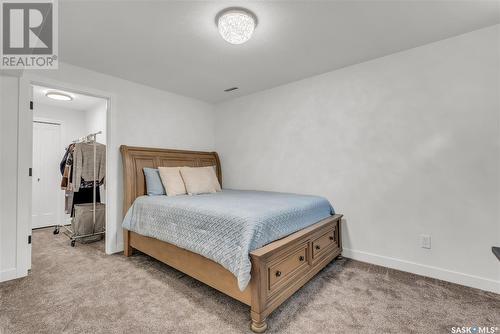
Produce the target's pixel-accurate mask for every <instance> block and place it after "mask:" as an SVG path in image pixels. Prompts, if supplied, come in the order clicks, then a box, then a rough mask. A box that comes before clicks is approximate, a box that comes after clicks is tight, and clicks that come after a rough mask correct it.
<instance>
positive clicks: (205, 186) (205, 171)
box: [181, 166, 220, 195]
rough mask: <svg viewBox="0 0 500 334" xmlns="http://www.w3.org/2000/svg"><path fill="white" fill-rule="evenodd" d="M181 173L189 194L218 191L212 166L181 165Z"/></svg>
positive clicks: (217, 182)
mask: <svg viewBox="0 0 500 334" xmlns="http://www.w3.org/2000/svg"><path fill="white" fill-rule="evenodd" d="M181 175H182V179H183V180H184V184H185V186H186V191H187V193H188V194H190V195H196V194H207V193H215V192H217V190H219V191H220V184H219V181H218V180H217V176H216V175H215V171H214V168H213V167H212V166H208V167H181Z"/></svg>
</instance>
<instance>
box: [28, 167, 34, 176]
mask: <svg viewBox="0 0 500 334" xmlns="http://www.w3.org/2000/svg"><path fill="white" fill-rule="evenodd" d="M28 176H33V168H31V167H30V168H29V169H28Z"/></svg>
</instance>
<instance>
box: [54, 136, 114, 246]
mask: <svg viewBox="0 0 500 334" xmlns="http://www.w3.org/2000/svg"><path fill="white" fill-rule="evenodd" d="M100 134H102V131H98V132H95V133H91V134H88V135H87V136H84V137H80V138H78V139H75V140H73V144H77V143H92V144H93V146H94V160H93V164H94V166H93V167H94V172H93V174H94V176H93V186H92V188H93V189H92V205H93V206H92V223H93V228H92V233H91V234H85V235H76V233H75V231H73V230H72V229H71V228H70V227H69V226H67V225H60V226H59V225H57V226H56V227H55V230H54V234H58V233H59V228H60V227H63V228H64V229H65V231H64V232H63V233H64V234H65V235H66V236H68V237H69V238H70V240H71V246H72V247H75V244H76V240H77V239H83V238H90V237H95V236H98V235H103V234H105V231H102V232H96V231H95V224H96V191H97V190H96V183H97V184H99V182H96V179H97V171H96V168H97V166H96V160H97V148H96V145H97V142H96V137H97V135H100Z"/></svg>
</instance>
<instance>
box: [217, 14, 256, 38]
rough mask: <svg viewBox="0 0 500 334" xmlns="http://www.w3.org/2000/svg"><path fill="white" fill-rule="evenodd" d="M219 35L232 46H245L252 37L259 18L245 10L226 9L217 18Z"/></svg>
mask: <svg viewBox="0 0 500 334" xmlns="http://www.w3.org/2000/svg"><path fill="white" fill-rule="evenodd" d="M215 22H216V24H217V27H218V28H219V33H220V35H221V36H222V38H224V40H226V41H227V42H229V43H231V44H243V43H245V42H246V41H248V40H249V39H250V37H252V34H253V31H254V30H255V27H256V26H257V17H256V16H255V14H254V13H252V12H251V11H249V10H248V9H245V8H226V9H224V10H222V11H221V12H219V14H217V16H216V17H215Z"/></svg>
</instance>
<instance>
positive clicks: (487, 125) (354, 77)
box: [216, 26, 500, 292]
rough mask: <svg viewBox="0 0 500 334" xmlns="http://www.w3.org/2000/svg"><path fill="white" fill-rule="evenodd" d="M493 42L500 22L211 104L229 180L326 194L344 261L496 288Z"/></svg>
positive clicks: (498, 110) (499, 271) (499, 70)
mask: <svg viewBox="0 0 500 334" xmlns="http://www.w3.org/2000/svg"><path fill="white" fill-rule="evenodd" d="M499 47H500V45H499V27H498V26H495V27H492V28H487V29H483V30H479V31H475V32H471V33H468V34H465V35H462V36H458V37H455V38H451V39H447V40H444V41H440V42H437V43H433V44H429V45H426V46H422V47H419V48H416V49H412V50H409V51H405V52H401V53H397V54H393V55H390V56H387V57H383V58H380V59H376V60H373V61H369V62H366V63H362V64H358V65H355V66H350V67H347V68H344V69H341V70H337V71H333V72H329V73H326V74H323V75H319V76H315V77H312V78H309V79H305V80H302V81H298V82H294V83H291V84H288V85H284V86H280V87H277V88H274V89H270V90H266V91H263V92H260V93H256V94H253V95H250V96H246V97H242V98H238V99H235V100H232V101H229V102H226V103H222V104H220V105H217V106H216V149H217V151H218V152H219V154H220V156H221V160H222V169H223V176H224V185H225V187H231V188H246V189H265V190H277V191H289V192H299V193H309V194H317V195H322V196H326V197H327V198H328V199H329V200H330V201H331V202H332V203H333V205H334V207H335V208H336V210H337V211H338V212H339V213H342V214H344V215H345V219H346V224H345V226H344V233H345V234H344V247H345V252H344V254H345V255H346V256H348V257H352V258H355V259H359V260H363V261H367V262H372V263H376V264H381V265H385V266H389V267H394V268H398V269H402V270H407V271H412V272H416V273H420V274H424V275H429V276H433V277H437V278H442V279H446V280H450V281H454V282H458V283H461V284H465V285H470V286H475V287H479V288H483V289H486V290H496V291H498V292H500V266H499V264H498V260H497V259H496V258H495V257H494V256H493V254H492V252H491V246H493V245H500V219H499V218H500V217H499V172H500V166H499V157H500V151H499V115H500V102H499V92H500V90H499V89H500V87H499V74H500V67H499V66H500V65H499V58H500V55H499V49H500V48H499ZM420 234H429V235H431V236H432V249H430V250H427V249H422V248H421V247H420V244H419V235H420Z"/></svg>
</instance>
